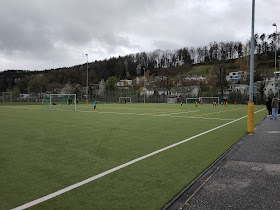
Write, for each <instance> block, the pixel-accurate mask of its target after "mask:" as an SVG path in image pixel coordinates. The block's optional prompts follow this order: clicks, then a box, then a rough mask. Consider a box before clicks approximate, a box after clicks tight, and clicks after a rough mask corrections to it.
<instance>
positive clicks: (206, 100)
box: [199, 97, 220, 104]
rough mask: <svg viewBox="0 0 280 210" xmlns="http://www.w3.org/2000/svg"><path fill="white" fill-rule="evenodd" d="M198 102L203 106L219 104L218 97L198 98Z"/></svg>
mask: <svg viewBox="0 0 280 210" xmlns="http://www.w3.org/2000/svg"><path fill="white" fill-rule="evenodd" d="M199 101H202V102H203V103H204V104H212V103H213V102H216V103H217V104H219V103H220V99H219V97H199Z"/></svg>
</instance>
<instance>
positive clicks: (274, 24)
mask: <svg viewBox="0 0 280 210" xmlns="http://www.w3.org/2000/svg"><path fill="white" fill-rule="evenodd" d="M272 26H275V27H276V32H275V72H274V95H275V96H276V71H277V69H276V65H277V64H276V62H277V24H276V23H273V24H272Z"/></svg>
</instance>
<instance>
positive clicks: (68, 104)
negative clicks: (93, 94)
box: [42, 94, 76, 111]
mask: <svg viewBox="0 0 280 210" xmlns="http://www.w3.org/2000/svg"><path fill="white" fill-rule="evenodd" d="M42 109H49V110H60V111H76V94H45V95H44V97H43V101H42Z"/></svg>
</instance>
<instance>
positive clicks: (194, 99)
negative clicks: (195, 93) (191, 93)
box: [186, 98, 199, 104]
mask: <svg viewBox="0 0 280 210" xmlns="http://www.w3.org/2000/svg"><path fill="white" fill-rule="evenodd" d="M196 101H199V98H186V103H187V104H195V102H196Z"/></svg>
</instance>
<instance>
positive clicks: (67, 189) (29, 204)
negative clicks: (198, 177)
mask: <svg viewBox="0 0 280 210" xmlns="http://www.w3.org/2000/svg"><path fill="white" fill-rule="evenodd" d="M265 109H266V108H264V109H261V110H259V111H257V112H255V113H258V112H260V111H263V110H265ZM246 117H247V115H246V116H244V117H241V118H239V119H236V120H233V121H231V122H228V123H226V124H223V125H220V126H218V127H216V128H212V129H210V130H208V131H205V132H203V133H200V134H197V135H195V136H192V137H190V138H188V139H185V140H182V141H180V142H177V143H175V144H172V145H169V146H167V147H164V148H162V149H159V150H156V151H154V152H152V153H149V154H147V155H144V156H142V157H139V158H136V159H134V160H132V161H129V162H127V163H124V164H122V165H119V166H117V167H115V168H112V169H110V170H107V171H104V172H102V173H100V174H97V175H95V176H93V177H90V178H88V179H86V180H84V181H81V182H78V183H76V184H73V185H70V186H69V187H66V188H63V189H61V190H59V191H56V192H54V193H51V194H49V195H46V196H44V197H42V198H39V199H37V200H34V201H31V202H29V203H26V204H23V205H22V206H19V207H16V208H14V210H19V209H26V208H29V207H31V206H34V205H37V204H39V203H42V202H43V201H46V200H49V199H51V198H54V197H56V196H58V195H61V194H63V193H65V192H68V191H70V190H73V189H75V188H77V187H80V186H82V185H84V184H87V183H89V182H91V181H94V180H96V179H99V178H101V177H103V176H106V175H108V174H110V173H112V172H115V171H117V170H119V169H122V168H124V167H126V166H129V165H132V164H133V163H136V162H139V161H140V160H143V159H146V158H148V157H151V156H153V155H155V154H158V153H160V152H163V151H165V150H168V149H170V148H172V147H176V146H178V145H180V144H183V143H185V142H187V141H189V140H192V139H194V138H197V137H199V136H202V135H204V134H207V133H210V132H211V131H214V130H217V129H219V128H222V127H224V126H226V125H229V124H231V123H234V122H236V121H239V120H241V119H244V118H246Z"/></svg>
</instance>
